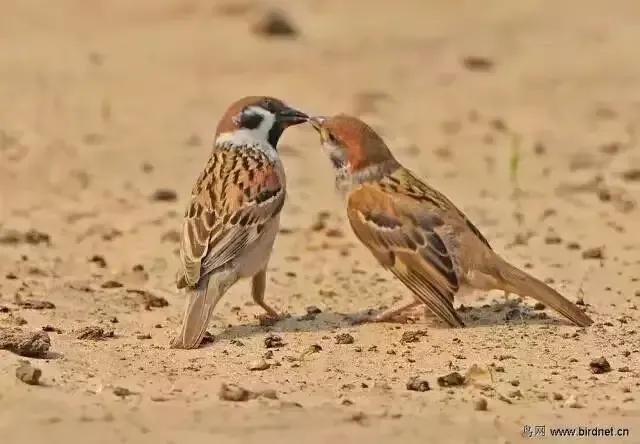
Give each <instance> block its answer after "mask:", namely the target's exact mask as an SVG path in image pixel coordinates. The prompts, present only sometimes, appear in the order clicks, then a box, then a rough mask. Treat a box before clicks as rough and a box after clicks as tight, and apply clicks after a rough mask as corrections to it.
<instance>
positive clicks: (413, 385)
mask: <svg viewBox="0 0 640 444" xmlns="http://www.w3.org/2000/svg"><path fill="white" fill-rule="evenodd" d="M407 390H411V391H414V392H426V391H428V390H431V387H429V381H427V380H426V379H422V378H420V377H419V376H413V377H411V378H409V381H407Z"/></svg>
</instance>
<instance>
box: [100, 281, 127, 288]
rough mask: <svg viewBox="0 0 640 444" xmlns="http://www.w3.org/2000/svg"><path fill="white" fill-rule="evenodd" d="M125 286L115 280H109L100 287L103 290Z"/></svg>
mask: <svg viewBox="0 0 640 444" xmlns="http://www.w3.org/2000/svg"><path fill="white" fill-rule="evenodd" d="M123 286H124V285H122V283H121V282H118V281H114V280H108V281H105V282H103V283H102V285H100V287H102V288H121V287H123Z"/></svg>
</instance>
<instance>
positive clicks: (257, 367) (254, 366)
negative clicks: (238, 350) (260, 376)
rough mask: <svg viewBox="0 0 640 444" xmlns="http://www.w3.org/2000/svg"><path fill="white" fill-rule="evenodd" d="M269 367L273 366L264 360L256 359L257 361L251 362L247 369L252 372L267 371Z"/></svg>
mask: <svg viewBox="0 0 640 444" xmlns="http://www.w3.org/2000/svg"><path fill="white" fill-rule="evenodd" d="M269 367H271V365H270V364H269V363H268V362H267V361H265V360H264V359H256V360H255V361H251V362H250V363H249V365H248V366H247V368H248V369H249V370H251V371H261V370H267V369H268V368H269Z"/></svg>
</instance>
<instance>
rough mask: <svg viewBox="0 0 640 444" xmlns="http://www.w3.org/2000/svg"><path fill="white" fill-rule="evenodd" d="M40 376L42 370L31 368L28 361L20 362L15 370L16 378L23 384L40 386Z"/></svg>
mask: <svg viewBox="0 0 640 444" xmlns="http://www.w3.org/2000/svg"><path fill="white" fill-rule="evenodd" d="M40 376H42V370H40V369H39V368H37V367H34V366H32V365H31V363H30V362H29V361H20V365H18V367H17V368H16V378H18V379H19V380H20V381H22V382H24V383H25V384H29V385H38V384H40Z"/></svg>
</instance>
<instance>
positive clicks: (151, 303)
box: [127, 288, 169, 310]
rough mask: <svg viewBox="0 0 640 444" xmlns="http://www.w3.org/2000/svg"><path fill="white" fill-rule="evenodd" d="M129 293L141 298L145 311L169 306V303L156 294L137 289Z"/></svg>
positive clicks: (131, 289)
mask: <svg viewBox="0 0 640 444" xmlns="http://www.w3.org/2000/svg"><path fill="white" fill-rule="evenodd" d="M127 293H134V294H137V295H139V296H140V300H141V302H142V305H143V306H144V309H145V310H151V309H152V308H163V307H167V306H169V302H168V301H167V300H166V299H165V298H163V297H162V296H156V295H155V294H153V293H151V292H149V291H147V290H140V289H136V288H129V289H127Z"/></svg>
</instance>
